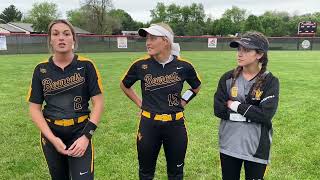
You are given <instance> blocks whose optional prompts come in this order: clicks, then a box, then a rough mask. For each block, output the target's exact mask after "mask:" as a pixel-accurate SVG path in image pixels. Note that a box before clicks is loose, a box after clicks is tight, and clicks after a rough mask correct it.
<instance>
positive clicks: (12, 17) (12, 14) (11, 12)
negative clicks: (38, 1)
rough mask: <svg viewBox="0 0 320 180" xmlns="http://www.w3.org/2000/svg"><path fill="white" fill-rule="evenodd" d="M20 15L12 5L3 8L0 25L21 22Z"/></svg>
mask: <svg viewBox="0 0 320 180" xmlns="http://www.w3.org/2000/svg"><path fill="white" fill-rule="evenodd" d="M21 18H22V13H21V12H20V11H19V10H18V9H16V7H15V6H14V5H10V6H9V7H7V8H5V9H4V10H3V11H2V13H1V14H0V23H8V22H17V21H21Z"/></svg>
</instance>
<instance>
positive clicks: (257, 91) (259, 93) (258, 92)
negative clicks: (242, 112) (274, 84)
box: [255, 89, 263, 100]
mask: <svg viewBox="0 0 320 180" xmlns="http://www.w3.org/2000/svg"><path fill="white" fill-rule="evenodd" d="M262 93H263V91H261V90H260V89H257V90H256V92H255V94H256V96H255V98H256V100H260V97H261V95H262Z"/></svg>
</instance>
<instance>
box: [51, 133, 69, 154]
mask: <svg viewBox="0 0 320 180" xmlns="http://www.w3.org/2000/svg"><path fill="white" fill-rule="evenodd" d="M51 143H52V144H53V146H54V147H55V148H56V150H57V151H58V152H59V153H61V154H63V155H68V151H67V150H66V147H67V146H66V145H65V144H64V143H63V142H62V140H61V139H60V138H58V137H55V138H54V139H53V140H52V142H51Z"/></svg>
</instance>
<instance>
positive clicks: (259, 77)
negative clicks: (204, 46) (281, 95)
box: [231, 32, 269, 96]
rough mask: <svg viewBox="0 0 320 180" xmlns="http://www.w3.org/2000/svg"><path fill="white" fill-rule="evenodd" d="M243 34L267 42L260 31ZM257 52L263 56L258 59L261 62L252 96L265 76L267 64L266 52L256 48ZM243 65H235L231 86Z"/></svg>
mask: <svg viewBox="0 0 320 180" xmlns="http://www.w3.org/2000/svg"><path fill="white" fill-rule="evenodd" d="M243 36H255V37H256V38H259V39H261V40H262V41H265V42H266V43H268V44H269V42H268V39H267V38H266V37H265V36H264V35H263V34H262V33H260V32H247V33H245V34H244V35H243ZM256 52H257V53H258V54H261V53H263V56H262V57H261V58H260V59H259V63H261V69H260V71H259V73H258V74H257V76H256V82H255V83H254V85H253V89H252V95H253V96H254V95H255V93H256V91H257V90H258V89H260V88H261V86H262V84H263V83H264V80H265V76H264V73H265V72H266V71H267V65H268V61H269V60H268V53H267V52H264V51H262V50H256ZM242 70H243V67H242V66H237V67H236V68H235V69H234V71H233V75H232V83H231V87H233V86H234V84H235V82H236V79H237V78H238V77H239V75H240V73H241V72H242Z"/></svg>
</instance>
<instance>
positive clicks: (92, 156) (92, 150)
mask: <svg viewBox="0 0 320 180" xmlns="http://www.w3.org/2000/svg"><path fill="white" fill-rule="evenodd" d="M93 159H94V149H93V142H92V139H91V173H92V172H93V166H94V164H93Z"/></svg>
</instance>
